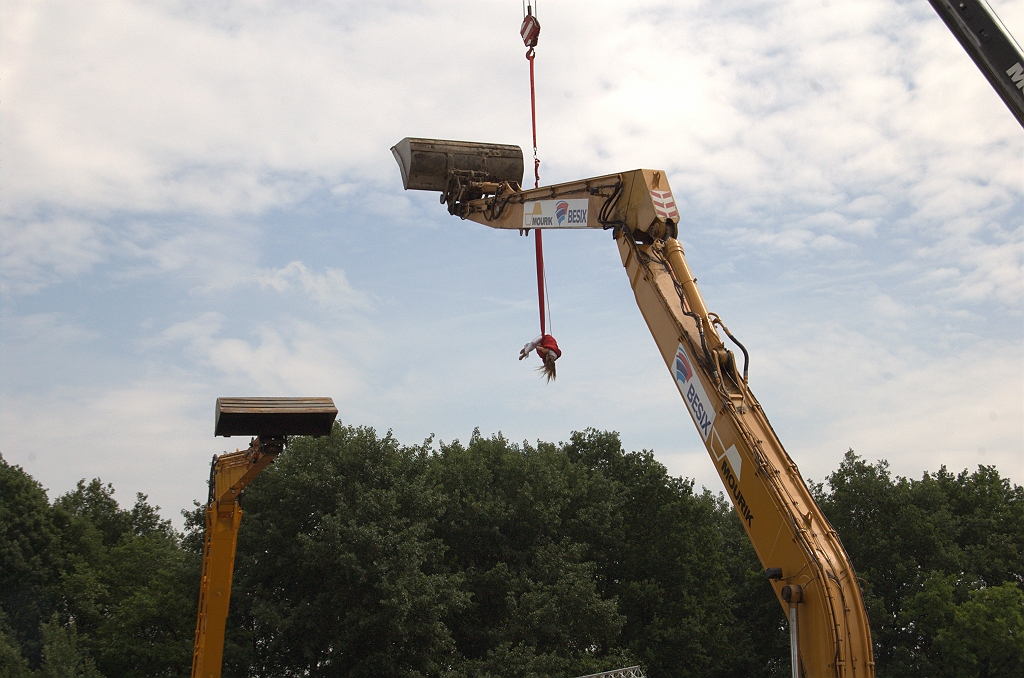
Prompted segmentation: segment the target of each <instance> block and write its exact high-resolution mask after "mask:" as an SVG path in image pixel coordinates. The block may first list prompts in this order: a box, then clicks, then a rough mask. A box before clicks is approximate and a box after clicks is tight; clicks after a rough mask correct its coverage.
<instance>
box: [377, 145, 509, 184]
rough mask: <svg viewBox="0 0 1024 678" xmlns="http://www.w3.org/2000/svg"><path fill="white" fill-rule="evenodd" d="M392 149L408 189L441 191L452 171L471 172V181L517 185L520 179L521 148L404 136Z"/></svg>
mask: <svg viewBox="0 0 1024 678" xmlns="http://www.w3.org/2000/svg"><path fill="white" fill-rule="evenodd" d="M391 152H392V153H393V154H394V156H395V160H397V161H398V166H399V167H400V168H401V170H402V186H403V187H404V188H405V189H406V190H407V191H408V190H417V191H441V192H444V191H446V190H447V189H448V182H449V178H450V175H451V174H452V173H453V172H454V173H462V174H469V173H471V176H472V180H473V181H486V182H495V183H501V182H503V181H507V182H509V183H514V184H516V185H519V184H522V181H523V149H521V148H519V147H518V146H510V145H507V144H479V143H475V142H472V141H445V140H443V139H415V138H412V137H406V138H405V139H402V140H401V141H399V142H398V143H397V144H395V145H394V146H392V147H391Z"/></svg>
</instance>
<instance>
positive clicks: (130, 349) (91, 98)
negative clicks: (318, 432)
mask: <svg viewBox="0 0 1024 678" xmlns="http://www.w3.org/2000/svg"><path fill="white" fill-rule="evenodd" d="M991 4H992V7H993V8H994V9H995V11H996V12H997V13H998V14H999V16H1000V17H1001V18H1002V20H1003V22H1004V24H1005V25H1006V26H1007V27H1008V29H1009V30H1010V32H1011V33H1013V34H1014V35H1015V36H1017V38H1018V40H1019V39H1020V38H1021V36H1024V3H1020V2H1017V1H1014V0H994V1H991ZM522 11H523V9H522V4H521V2H516V1H510V0H501V1H500V2H499V1H480V0H477V1H473V2H470V1H464V2H458V1H452V2H436V1H430V0H420V1H418V2H405V1H402V0H394V1H390V2H388V1H382V2H359V3H355V2H342V1H337V2H326V1H315V0H309V1H303V0H288V1H287V2H284V1H277V0H252V1H243V0H239V1H227V0H223V1H217V0H201V1H200V0H63V1H61V0H33V1H26V0H5V1H4V3H3V22H2V23H3V26H2V29H0V30H2V34H0V39H2V43H0V102H2V103H0V209H2V222H0V229H2V230H0V454H2V455H3V457H4V459H6V460H7V462H8V463H11V464H19V465H21V466H22V467H23V468H24V469H25V470H26V471H28V472H29V473H31V474H32V475H33V476H34V477H35V478H36V479H38V480H39V481H40V482H41V483H42V484H43V486H44V487H46V488H48V490H49V493H50V496H51V498H54V497H56V496H58V495H60V494H62V493H64V492H67V491H69V490H71V489H73V488H74V486H75V483H76V482H77V481H78V480H79V479H82V478H85V479H91V478H95V477H99V478H101V479H102V480H103V481H104V482H110V483H113V485H114V487H115V488H116V492H117V494H116V497H117V498H118V499H119V500H120V501H121V503H122V505H130V504H131V503H132V501H133V500H134V496H135V493H136V492H143V493H145V494H147V495H148V496H149V499H150V501H151V502H153V503H156V504H158V505H160V506H161V507H162V513H163V515H164V516H165V517H168V518H171V519H173V520H174V521H175V523H176V524H178V525H180V524H181V522H180V520H181V519H180V516H179V515H178V514H179V512H180V511H181V510H182V509H185V508H190V507H191V506H192V502H193V501H194V500H205V496H206V480H207V478H208V474H209V463H210V459H211V458H212V455H214V454H218V453H221V452H223V451H226V450H233V449H235V448H238V447H242V448H244V447H245V446H246V445H247V444H248V440H243V439H241V438H231V439H225V438H215V437H214V436H213V425H214V404H215V401H216V398H217V397H220V396H329V397H332V398H333V399H334V402H335V403H336V405H337V406H338V409H339V412H340V414H339V418H340V420H341V421H342V422H343V423H345V424H356V425H367V426H373V427H374V428H375V429H376V430H377V432H378V433H379V434H381V435H383V434H385V433H386V432H388V431H389V430H390V431H392V432H393V435H394V436H395V437H396V438H397V439H398V440H399V441H401V442H402V443H406V444H418V443H421V442H422V441H424V440H425V439H427V438H429V437H431V436H433V444H434V445H435V447H436V446H437V445H438V444H439V443H440V442H442V441H443V442H446V443H447V442H450V441H452V440H455V439H459V440H462V441H463V442H465V441H467V440H468V439H469V438H470V436H471V435H472V432H473V430H474V428H476V427H479V429H480V431H481V433H482V434H483V435H485V436H489V435H491V434H495V433H498V432H501V434H502V435H504V436H505V437H506V438H508V439H509V440H511V441H514V442H521V441H529V442H531V444H533V443H536V441H537V440H543V441H549V442H558V441H564V440H568V438H569V436H570V435H571V432H572V431H577V430H583V429H585V428H587V427H594V428H597V429H602V430H614V431H618V432H619V433H620V435H621V438H622V442H623V444H624V446H625V447H626V448H627V449H629V450H641V449H647V450H652V451H653V452H654V454H655V456H656V458H657V459H659V460H660V461H661V462H662V463H664V464H665V465H666V466H667V467H668V469H669V471H670V472H671V473H672V474H674V475H682V476H686V477H690V478H693V479H694V480H695V482H696V485H697V487H698V488H699V487H701V486H707V487H709V488H710V489H712V490H713V491H715V492H718V491H721V489H722V488H721V484H720V481H719V480H718V477H717V474H716V473H715V470H714V468H713V466H712V463H711V461H710V459H709V457H708V455H707V452H706V451H705V450H704V448H703V445H702V443H701V439H700V437H699V435H698V434H697V433H696V431H695V430H694V427H693V424H692V422H691V420H690V418H689V415H688V414H687V413H686V410H685V408H684V406H683V403H682V401H681V399H680V398H679V395H678V392H677V391H676V387H675V384H674V381H673V379H672V378H671V376H670V375H669V373H668V371H667V370H666V368H665V366H664V363H663V362H662V361H661V358H660V355H659V353H658V350H657V348H656V346H655V344H654V341H653V339H652V338H651V336H650V333H649V331H648V330H647V328H646V326H645V324H644V321H643V319H642V317H641V315H640V313H639V311H638V310H637V308H636V306H635V303H634V300H633V296H632V292H631V290H630V287H629V283H628V280H627V279H626V276H625V275H624V272H623V270H622V266H621V263H620V261H619V258H618V253H617V249H616V247H615V245H614V243H613V241H612V239H611V236H610V234H609V233H607V232H600V231H566V232H549V233H548V234H547V235H546V237H545V258H546V264H547V276H548V283H549V288H550V292H549V293H550V301H551V314H552V323H553V327H552V328H551V329H552V333H553V334H554V335H555V337H556V338H557V339H558V342H559V345H560V346H561V348H562V350H563V356H562V358H561V359H560V360H559V362H558V379H557V381H555V382H554V383H552V384H546V383H544V382H543V381H542V379H541V378H540V377H539V375H538V374H537V373H536V371H535V370H534V367H536V365H537V364H539V361H537V360H536V359H535V358H534V359H532V360H531V361H529V362H528V361H523V362H520V361H519V360H518V353H519V349H520V348H521V347H522V345H523V344H524V343H526V342H527V341H529V340H530V339H532V338H533V337H534V336H536V334H537V333H538V318H537V308H536V286H535V271H534V261H533V251H532V240H531V239H527V238H522V237H520V236H519V235H518V234H517V233H515V232H499V231H494V230H491V229H488V228H486V227H484V226H480V225H478V224H475V223H472V222H468V221H460V220H459V219H457V218H455V217H451V216H449V215H448V213H447V210H446V209H445V208H444V207H443V206H442V205H440V204H438V196H437V195H435V194H428V193H420V192H408V193H407V192H404V191H403V190H402V184H401V176H400V173H399V170H398V166H397V165H396V163H395V161H394V159H393V158H392V156H391V153H390V151H389V148H390V147H391V146H392V145H394V144H395V143H397V142H398V141H399V140H401V139H402V138H403V137H406V136H419V137H431V138H442V139H460V140H469V141H485V142H494V143H510V144H517V145H519V146H521V147H523V148H524V149H526V151H527V154H529V153H530V145H531V143H530V108H529V78H528V64H527V61H526V59H525V58H524V53H525V48H524V47H523V44H522V41H521V39H520V37H519V33H518V31H519V24H520V22H521V20H522ZM538 16H539V19H540V22H541V25H542V31H541V36H540V44H539V46H538V47H537V59H536V70H537V116H538V126H539V130H538V146H539V155H540V158H541V162H542V165H541V177H542V183H545V184H547V183H557V182H562V181H571V180H575V179H581V178H585V177H591V176H598V175H602V174H608V173H614V172H619V171H626V170H631V169H635V168H638V167H644V168H650V169H660V170H664V171H665V172H666V176H667V178H668V180H669V182H670V184H671V187H672V190H673V192H674V195H675V198H676V200H677V202H678V204H679V205H680V207H681V213H682V214H683V217H682V219H681V222H680V240H681V242H682V243H683V246H684V247H685V249H686V254H687V259H688V261H689V263H690V266H691V268H692V269H693V271H694V273H695V275H696V276H697V279H698V285H699V286H700V288H701V291H702V293H703V296H704V298H705V300H706V302H707V304H708V306H709V308H710V310H712V311H715V312H717V313H718V314H719V315H720V316H721V317H722V318H723V320H724V321H725V323H726V324H727V325H728V326H729V328H730V329H731V330H732V332H733V334H734V335H736V336H737V338H739V339H740V340H741V341H742V342H743V343H744V344H745V345H746V347H747V348H748V350H749V352H750V355H751V362H750V385H751V388H752V390H753V392H754V393H755V394H756V395H757V397H758V398H759V400H760V402H761V404H762V406H763V408H764V410H765V413H766V414H767V415H768V417H769V419H770V420H771V422H772V424H773V426H774V428H775V430H776V432H777V433H778V434H779V437H780V439H781V440H782V442H783V444H784V445H785V446H786V448H787V450H788V451H789V453H790V455H791V456H792V457H793V458H794V460H795V461H796V463H797V464H798V465H799V467H800V469H801V471H802V473H803V475H804V477H805V478H808V479H813V480H816V481H821V480H823V479H825V477H826V476H827V475H828V473H830V472H831V471H833V470H835V469H836V467H837V466H838V464H839V463H840V461H841V460H842V458H843V454H844V453H845V452H846V451H847V450H848V449H851V448H852V449H853V450H854V451H856V452H857V453H858V454H860V455H861V456H863V457H865V458H866V459H868V460H869V461H875V460H879V459H886V460H888V462H889V464H890V468H891V471H892V472H893V473H894V474H898V475H903V476H908V477H913V478H918V477H920V476H921V474H923V473H924V472H934V471H936V470H938V469H939V468H940V467H941V466H943V465H945V466H946V467H947V468H949V469H950V470H951V471H960V470H963V469H969V470H974V469H976V468H977V466H978V465H979V464H985V465H994V466H995V467H996V468H997V469H998V471H999V472H1000V474H1002V475H1003V476H1004V477H1008V478H1010V479H1011V480H1012V481H1013V482H1015V483H1018V484H1022V483H1024V131H1022V129H1021V127H1020V125H1019V124H1018V123H1017V122H1016V121H1015V120H1014V118H1013V117H1012V116H1011V114H1010V113H1009V111H1008V110H1007V109H1006V108H1005V106H1004V105H1003V103H1002V101H1001V100H1000V99H999V98H998V96H997V95H996V94H995V93H994V91H992V89H991V88H990V86H989V85H988V82H987V81H986V80H985V78H984V77H983V76H982V75H981V73H980V72H979V71H978V69H977V68H976V67H975V66H974V64H973V62H971V60H970V58H969V57H968V56H967V54H966V53H965V52H964V51H963V49H962V48H961V47H960V45H959V43H958V42H957V41H956V39H955V38H954V37H953V35H952V34H951V33H950V32H949V31H948V29H947V28H946V27H945V25H944V24H943V23H942V22H941V20H940V19H939V18H938V16H937V15H936V14H935V12H934V10H933V9H932V8H931V6H930V5H929V3H928V2H927V1H926V0H859V1H858V2H856V3H852V2H836V1H835V0H745V1H743V2H740V1H737V0H724V1H722V0H716V1H714V2H712V1H710V0H681V1H678V2H653V1H644V0H640V1H637V2H628V3H624V2H593V1H591V2H570V1H568V0H565V1H556V0H544V1H543V2H541V3H540V4H539V7H538Z"/></svg>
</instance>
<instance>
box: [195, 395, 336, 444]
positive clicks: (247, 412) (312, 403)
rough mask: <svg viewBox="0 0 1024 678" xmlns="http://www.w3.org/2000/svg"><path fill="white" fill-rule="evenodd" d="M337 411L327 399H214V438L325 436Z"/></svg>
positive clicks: (330, 400) (329, 431)
mask: <svg viewBox="0 0 1024 678" xmlns="http://www.w3.org/2000/svg"><path fill="white" fill-rule="evenodd" d="M337 416H338V408H337V407H335V406H334V401H333V400H332V399H331V398H217V415H216V424H215V425H214V435H217V436H327V435H330V434H331V428H332V427H333V426H334V420H335V418H337Z"/></svg>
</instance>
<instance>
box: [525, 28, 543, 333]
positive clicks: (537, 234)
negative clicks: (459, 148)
mask: <svg viewBox="0 0 1024 678" xmlns="http://www.w3.org/2000/svg"><path fill="white" fill-rule="evenodd" d="M533 58H534V51H533V47H531V48H530V49H529V50H528V51H527V52H526V59H527V61H529V62H530V117H531V120H532V122H533V187H534V188H540V159H539V158H537V89H536V87H535V85H534V77H533ZM533 240H534V244H535V246H536V247H535V249H536V251H537V302H538V308H539V309H540V333H541V336H543V335H545V334H547V328H546V327H545V324H544V317H545V313H544V241H543V238H542V237H541V229H539V228H535V229H533Z"/></svg>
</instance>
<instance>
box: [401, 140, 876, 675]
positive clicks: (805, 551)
mask: <svg viewBox="0 0 1024 678" xmlns="http://www.w3.org/2000/svg"><path fill="white" fill-rule="evenodd" d="M407 142H408V143H407ZM447 143H449V142H444V141H437V140H426V139H406V140H403V142H402V144H404V147H403V146H402V144H400V145H398V146H396V149H398V150H395V149H393V150H394V151H395V156H396V158H397V159H398V162H399V164H400V165H402V164H403V162H405V163H406V165H403V172H402V174H403V177H405V176H407V175H410V176H411V175H414V174H415V173H416V171H417V170H421V171H423V168H424V167H426V166H427V163H431V164H433V166H434V167H442V168H445V171H446V172H448V175H447V176H448V178H447V181H443V182H437V183H435V185H441V184H443V185H444V186H445V187H446V189H445V193H444V195H443V199H444V200H445V202H447V203H448V209H449V211H450V212H451V213H452V214H455V215H458V216H460V217H462V218H464V219H470V220H472V221H476V222H478V223H481V224H483V225H485V226H490V227H492V228H500V229H520V230H528V229H531V228H598V229H608V230H611V231H612V235H613V236H614V240H615V243H616V245H617V247H618V250H619V255H620V256H621V258H622V264H623V266H624V267H625V269H626V275H627V277H628V279H629V283H630V285H631V286H632V288H633V292H634V295H635V297H636V302H637V306H639V308H640V312H641V313H642V314H643V317H644V320H645V321H646V322H647V326H648V327H649V328H650V330H651V334H652V335H653V337H654V341H655V343H656V344H657V346H658V349H659V351H660V352H661V357H662V360H663V361H664V362H665V366H666V367H667V368H668V371H669V374H670V375H671V377H672V379H673V381H674V382H675V384H676V387H677V388H678V389H679V394H680V395H681V396H682V398H683V401H684V403H685V404H686V409H687V411H688V412H689V415H690V418H691V419H692V420H693V423H694V425H695V426H696V428H697V431H698V433H699V434H700V436H701V439H702V440H703V441H704V445H705V447H706V448H707V451H708V454H709V455H710V456H711V460H712V462H713V463H714V465H715V468H716V470H717V471H718V474H719V477H720V478H721V479H722V483H723V485H724V486H725V487H726V489H727V493H728V495H729V498H730V500H731V501H732V504H733V507H734V508H735V510H736V513H737V515H738V516H739V518H740V522H741V523H742V524H743V528H744V529H745V530H746V532H747V535H748V536H749V537H750V541H751V542H752V543H753V545H754V550H755V551H756V552H757V555H758V558H759V559H760V560H761V563H762V564H763V565H764V567H765V569H766V572H767V573H768V574H769V579H770V581H771V585H772V587H773V589H774V591H775V594H776V596H777V597H778V600H779V603H780V604H781V605H782V607H783V608H784V609H785V610H787V611H788V612H789V613H790V619H793V618H794V617H793V615H794V614H795V613H798V614H799V617H800V623H799V625H796V626H794V628H796V636H797V637H796V638H794V640H796V641H797V642H796V643H795V644H794V646H795V647H798V648H799V659H800V664H801V666H802V668H803V673H804V675H806V676H809V677H814V678H817V677H823V676H836V677H841V678H854V677H856V678H869V677H872V676H874V656H873V653H872V646H871V631H870V628H869V626H868V618H867V612H866V610H865V608H864V603H863V600H862V598H861V592H860V587H859V585H858V582H857V577H856V574H855V573H854V569H853V565H852V564H851V563H850V558H849V556H848V555H847V554H846V551H845V550H844V548H843V545H842V544H841V543H840V541H839V537H838V535H837V534H836V531H835V530H834V529H833V528H832V526H831V525H830V524H829V522H828V520H827V519H826V518H825V516H824V515H823V514H822V512H821V510H820V509H819V508H818V506H817V505H816V504H815V502H814V499H813V498H812V497H811V494H810V492H809V490H808V489H807V485H806V483H805V482H804V480H803V478H802V477H801V475H800V471H799V469H798V468H797V466H796V464H795V463H794V462H793V459H792V458H791V457H790V456H789V454H788V453H787V452H786V450H785V448H784V447H783V446H782V443H781V442H780V441H779V439H778V436H776V435H775V431H774V430H772V427H771V424H770V423H769V422H768V419H767V417H766V416H765V414H764V412H763V410H762V409H761V405H760V404H759V403H758V401H757V399H756V398H755V397H754V394H753V392H752V391H751V390H750V388H749V386H748V384H747V374H746V372H747V369H746V365H747V355H746V349H744V348H743V347H742V345H740V344H739V343H738V342H737V341H736V340H735V339H734V338H733V337H732V334H731V333H730V332H729V330H728V329H727V328H726V326H725V325H724V324H723V323H722V320H721V318H719V317H718V316H717V315H716V314H714V313H711V312H709V311H708V310H707V307H706V305H705V303H704V300H703V299H702V297H701V295H700V291H699V290H698V288H697V285H696V279H695V278H694V276H693V274H692V273H691V272H690V269H689V266H688V264H687V262H686V258H685V255H684V252H683V248H682V246H681V245H680V243H679V241H678V240H677V239H676V235H677V224H678V221H679V211H678V208H677V207H676V204H675V200H674V197H673V195H672V190H671V188H670V187H669V184H668V180H667V178H666V177H665V174H664V172H662V171H657V170H633V171H630V172H622V173H619V174H613V175H606V176H601V177H595V178H592V179H586V180H583V181H576V182H569V183H564V184H558V185H554V186H547V187H541V188H537V189H530V190H522V189H520V188H519V185H518V183H516V182H515V181H514V180H512V179H509V178H508V177H504V178H502V177H496V176H489V175H487V173H486V170H481V169H475V170H471V172H473V173H474V174H459V172H462V171H463V170H461V169H460V167H459V164H458V159H457V158H456V159H453V158H452V157H451V155H448V156H447V160H446V161H440V160H439V159H438V156H437V155H432V154H440V156H441V157H444V156H445V154H446V148H447V147H446V146H445V144H447ZM459 143H460V144H462V146H460V149H461V151H462V152H463V153H465V145H466V144H465V142H459ZM488 147H489V148H494V147H495V146H494V145H488ZM403 148H404V149H405V152H403ZM511 148H515V147H511ZM417 149H418V150H417ZM417 153H419V154H420V155H417ZM418 163H419V164H418ZM723 335H724V336H725V338H728V339H729V340H730V341H731V342H733V343H735V345H736V346H737V347H738V348H739V349H740V350H741V352H742V353H743V356H744V360H743V368H742V369H740V367H739V365H738V363H737V360H736V357H735V354H734V352H733V351H732V350H730V349H729V348H727V346H726V344H725V341H724V340H723Z"/></svg>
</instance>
